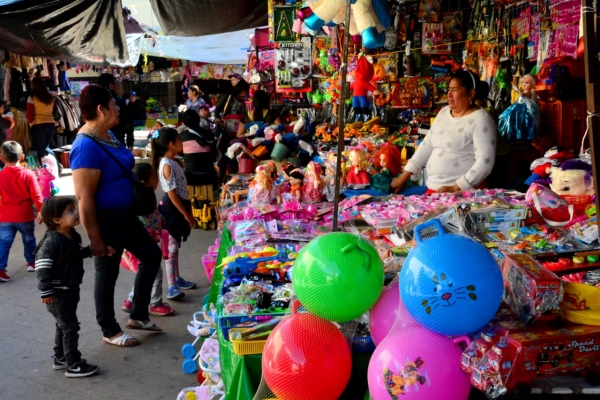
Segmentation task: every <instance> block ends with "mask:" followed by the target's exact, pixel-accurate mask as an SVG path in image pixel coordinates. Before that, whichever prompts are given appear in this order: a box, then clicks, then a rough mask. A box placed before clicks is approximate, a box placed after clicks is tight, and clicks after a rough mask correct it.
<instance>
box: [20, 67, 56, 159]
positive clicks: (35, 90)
mask: <svg viewBox="0 0 600 400" xmlns="http://www.w3.org/2000/svg"><path fill="white" fill-rule="evenodd" d="M26 116H27V122H29V125H31V139H32V141H33V148H34V149H35V151H36V153H37V157H38V160H39V165H42V157H45V156H46V149H47V148H49V147H50V145H51V143H52V137H53V136H54V133H56V122H55V121H54V97H53V96H52V95H51V94H50V92H49V91H48V88H47V87H46V84H45V83H44V80H43V79H42V78H33V79H32V80H31V95H30V96H29V97H28V98H27V112H26Z"/></svg>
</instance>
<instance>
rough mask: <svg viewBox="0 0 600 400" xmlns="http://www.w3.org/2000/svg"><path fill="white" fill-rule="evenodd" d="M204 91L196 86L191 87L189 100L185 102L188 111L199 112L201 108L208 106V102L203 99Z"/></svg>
mask: <svg viewBox="0 0 600 400" xmlns="http://www.w3.org/2000/svg"><path fill="white" fill-rule="evenodd" d="M203 94H204V93H202V91H201V90H200V88H199V87H198V86H196V85H191V86H190V87H189V89H188V99H187V101H186V102H185V105H186V106H187V109H188V110H194V111H196V112H198V111H199V110H200V107H202V106H204V105H206V102H205V101H204V99H203V98H202V95H203Z"/></svg>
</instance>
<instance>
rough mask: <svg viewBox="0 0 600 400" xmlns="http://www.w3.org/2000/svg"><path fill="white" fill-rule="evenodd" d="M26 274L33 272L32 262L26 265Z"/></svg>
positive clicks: (33, 265)
mask: <svg viewBox="0 0 600 400" xmlns="http://www.w3.org/2000/svg"><path fill="white" fill-rule="evenodd" d="M27 272H35V263H34V262H28V263H27Z"/></svg>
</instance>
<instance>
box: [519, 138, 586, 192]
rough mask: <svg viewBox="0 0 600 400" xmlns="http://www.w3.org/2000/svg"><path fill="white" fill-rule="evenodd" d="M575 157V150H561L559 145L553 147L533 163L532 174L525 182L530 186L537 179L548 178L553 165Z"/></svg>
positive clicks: (555, 165)
mask: <svg viewBox="0 0 600 400" xmlns="http://www.w3.org/2000/svg"><path fill="white" fill-rule="evenodd" d="M573 158H575V153H574V152H573V151H559V150H558V148H557V147H552V148H551V149H549V150H548V151H547V152H546V153H544V157H542V158H538V159H537V160H534V161H533V162H532V163H531V166H530V167H529V169H531V175H530V176H529V178H527V180H526V181H525V184H526V185H527V186H529V185H531V184H532V183H533V182H535V181H537V180H546V179H548V177H549V176H550V170H551V168H552V167H558V166H559V165H560V164H562V163H563V162H565V161H566V160H570V159H573Z"/></svg>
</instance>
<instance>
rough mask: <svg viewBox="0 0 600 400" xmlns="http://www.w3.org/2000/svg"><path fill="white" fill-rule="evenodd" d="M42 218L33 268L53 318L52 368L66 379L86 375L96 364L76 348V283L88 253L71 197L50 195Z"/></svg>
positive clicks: (92, 372) (77, 290)
mask: <svg viewBox="0 0 600 400" xmlns="http://www.w3.org/2000/svg"><path fill="white" fill-rule="evenodd" d="M42 219H43V220H44V223H45V224H46V226H47V227H48V230H47V231H46V233H45V235H44V237H43V239H42V240H41V241H40V243H39V244H38V246H37V248H36V249H35V253H34V254H35V266H36V268H35V271H36V273H37V277H38V282H39V285H38V288H39V289H40V291H41V292H42V303H44V304H46V307H47V308H48V311H49V312H50V314H52V315H53V316H54V318H55V319H56V335H55V346H54V355H53V356H52V358H53V359H54V365H53V367H52V368H53V369H55V370H63V369H64V370H66V371H65V376H67V377H69V378H80V377H85V376H90V375H93V374H95V373H96V372H98V370H99V367H98V366H97V365H91V364H88V363H87V362H86V361H85V360H83V359H81V353H80V352H79V350H78V348H77V347H78V341H79V333H78V332H79V321H78V320H77V303H79V285H80V284H81V280H82V278H83V259H84V258H89V257H90V256H91V252H90V248H89V247H85V248H82V246H81V236H79V234H78V233H77V232H76V231H75V227H76V226H77V225H79V212H78V210H77V204H76V203H75V200H73V199H71V198H67V197H52V198H50V199H48V200H47V201H46V202H45V203H44V205H43V206H42Z"/></svg>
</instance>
